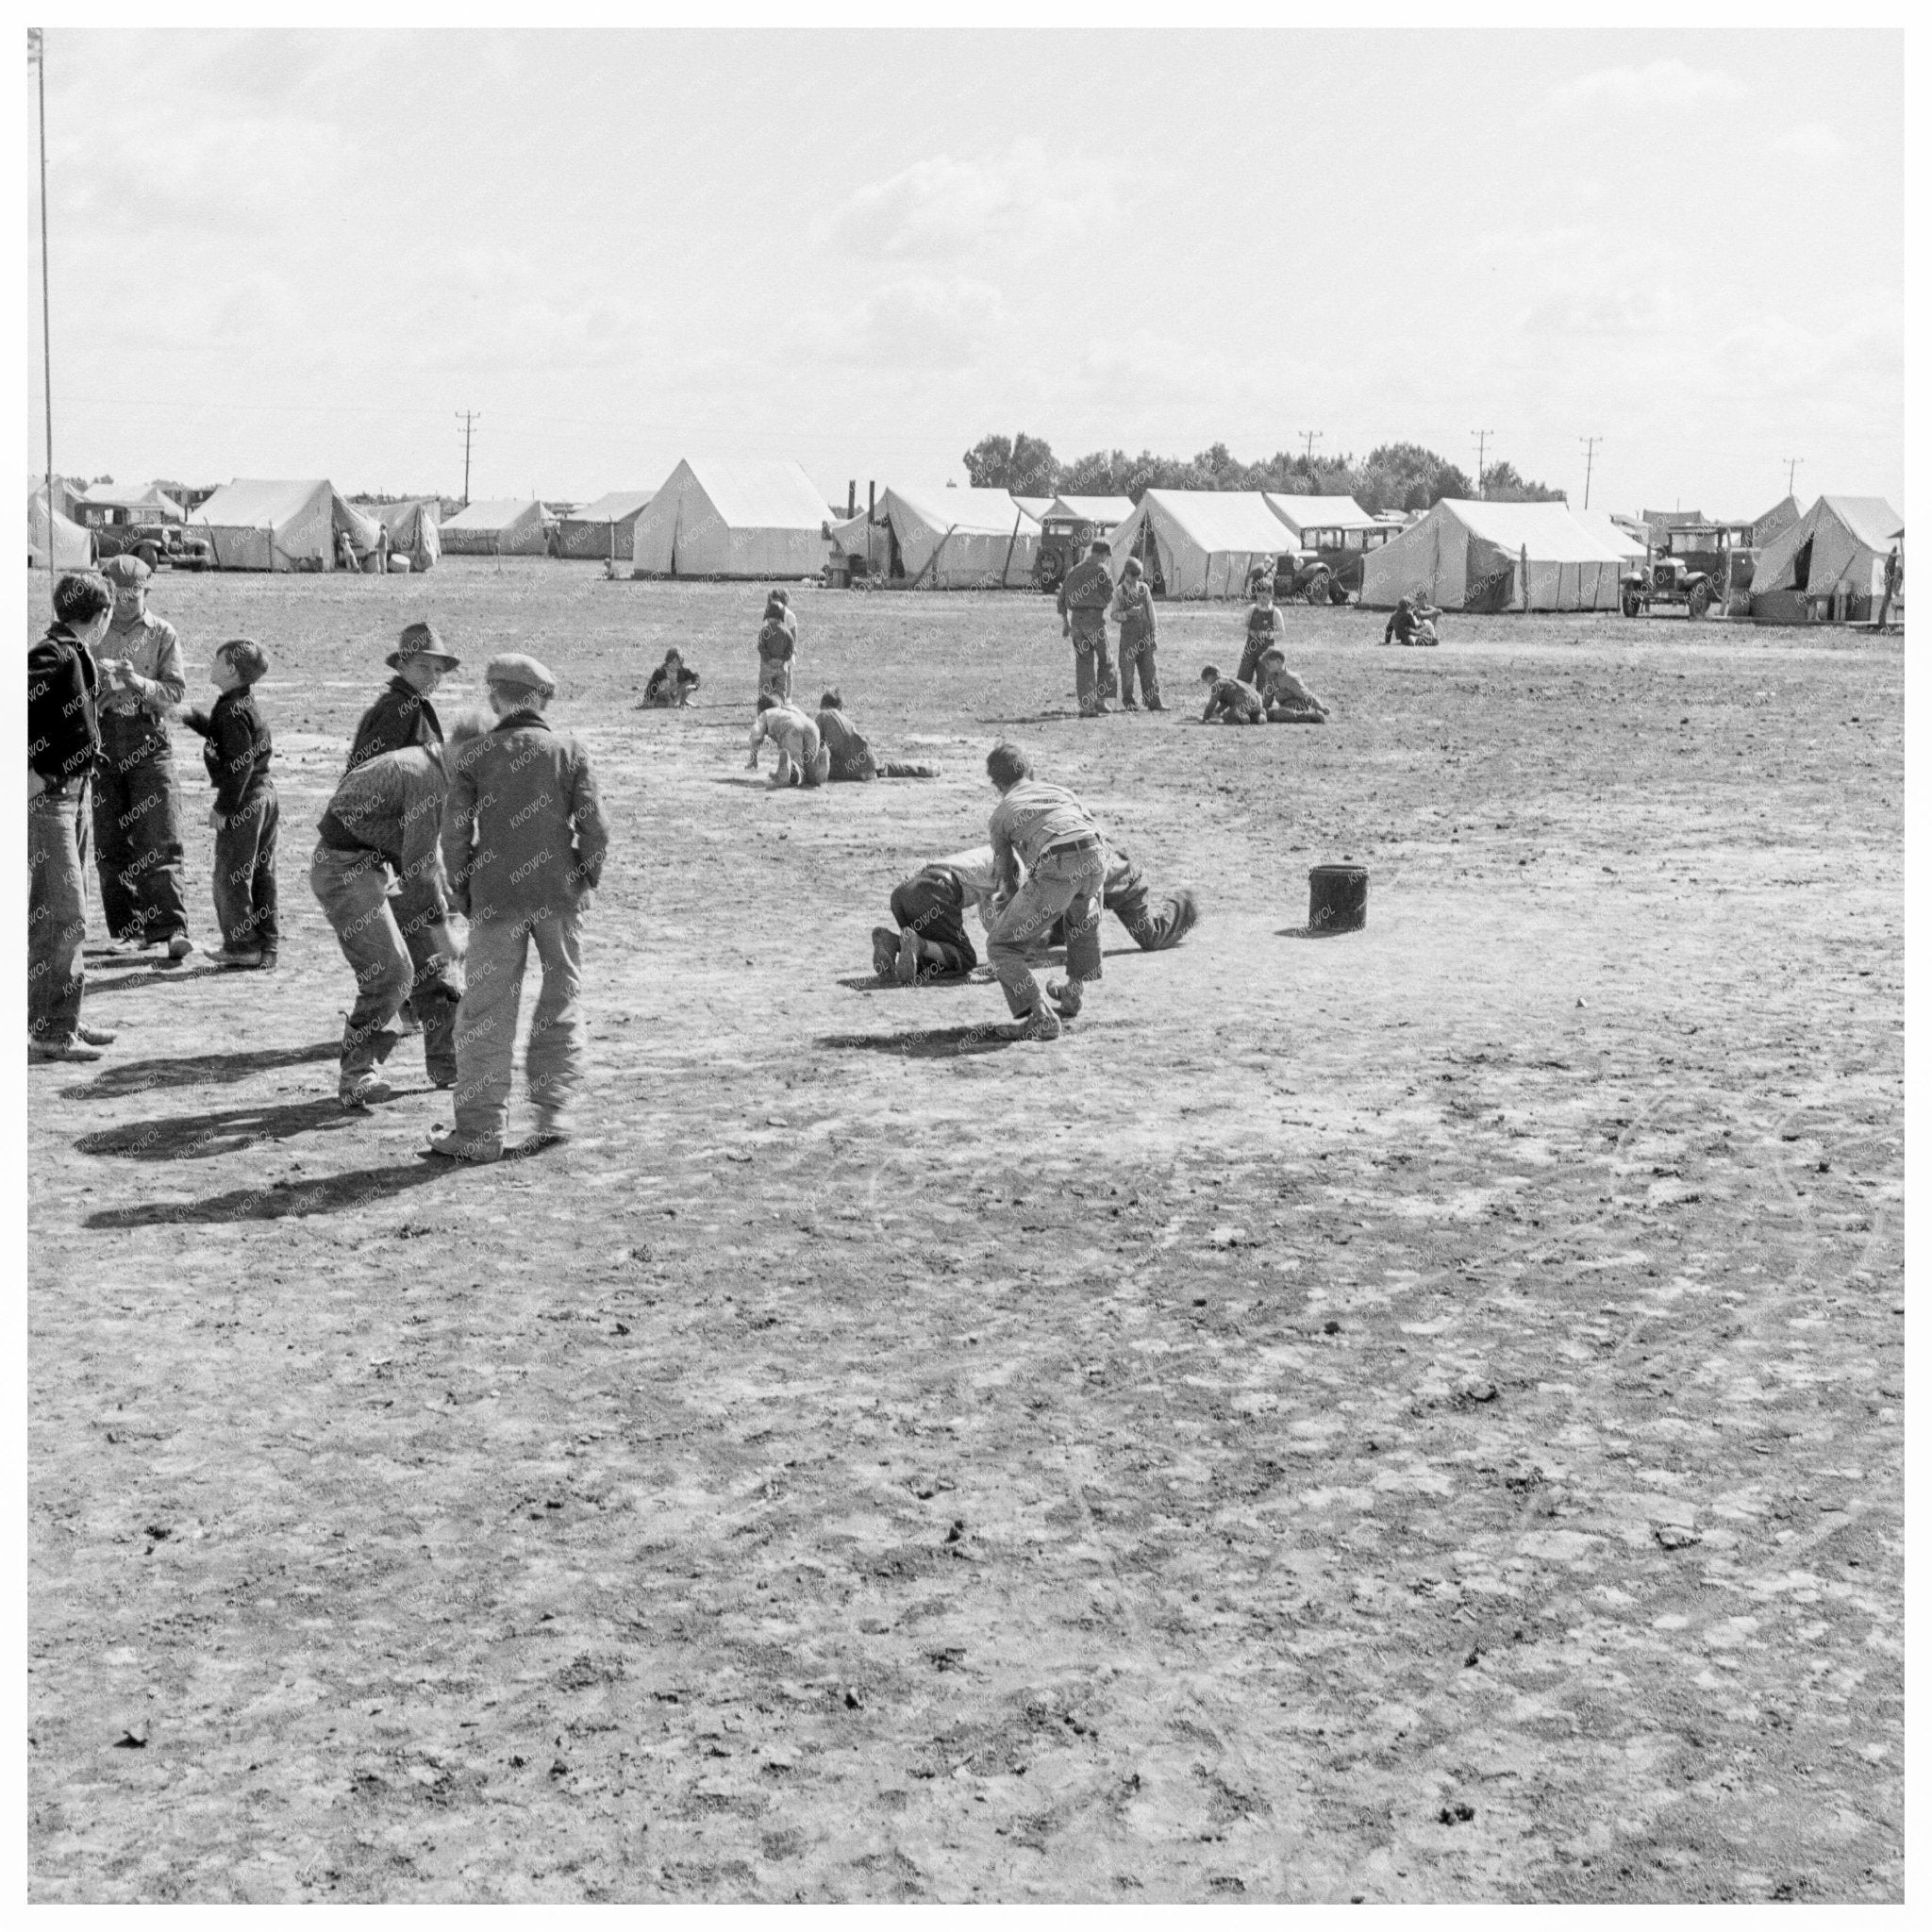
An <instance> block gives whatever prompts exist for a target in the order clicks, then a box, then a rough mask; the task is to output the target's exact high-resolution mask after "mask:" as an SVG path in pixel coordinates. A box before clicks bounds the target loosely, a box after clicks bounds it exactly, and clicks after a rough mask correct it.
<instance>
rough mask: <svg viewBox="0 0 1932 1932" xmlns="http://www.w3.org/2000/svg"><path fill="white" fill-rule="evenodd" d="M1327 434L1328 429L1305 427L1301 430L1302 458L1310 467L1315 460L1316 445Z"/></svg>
mask: <svg viewBox="0 0 1932 1932" xmlns="http://www.w3.org/2000/svg"><path fill="white" fill-rule="evenodd" d="M1326 434H1327V431H1326V430H1324V429H1304V430H1303V431H1302V432H1301V439H1302V458H1303V460H1304V461H1306V462H1307V463H1308V464H1309V465H1310V467H1312V466H1313V464H1314V460H1315V445H1316V444H1317V443H1318V442H1320V441H1321V440H1322V439H1323V437H1324V436H1325V435H1326Z"/></svg>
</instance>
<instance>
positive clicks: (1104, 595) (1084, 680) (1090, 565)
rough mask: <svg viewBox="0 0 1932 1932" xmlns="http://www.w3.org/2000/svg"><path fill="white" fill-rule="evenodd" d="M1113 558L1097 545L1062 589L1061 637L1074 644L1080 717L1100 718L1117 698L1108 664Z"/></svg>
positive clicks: (1105, 547) (1104, 544)
mask: <svg viewBox="0 0 1932 1932" xmlns="http://www.w3.org/2000/svg"><path fill="white" fill-rule="evenodd" d="M1110 554H1111V552H1110V548H1109V546H1108V543H1107V542H1106V541H1105V540H1104V539H1103V540H1100V541H1095V542H1094V544H1093V545H1092V547H1091V549H1090V550H1089V551H1088V553H1087V556H1086V559H1085V560H1084V561H1083V562H1080V563H1076V564H1075V565H1074V567H1073V569H1072V570H1070V571H1069V572H1068V573H1067V575H1066V580H1065V581H1064V582H1063V583H1062V584H1061V585H1060V594H1059V610H1060V635H1061V636H1062V637H1069V638H1072V639H1073V641H1074V691H1075V693H1076V694H1077V695H1078V697H1079V700H1080V715H1081V717H1083V718H1097V717H1099V716H1100V714H1101V713H1102V712H1103V711H1105V710H1107V709H1108V708H1109V707H1108V702H1107V701H1108V698H1110V697H1111V696H1113V694H1114V681H1113V667H1112V665H1110V664H1109V663H1108V661H1107V608H1108V605H1109V604H1111V603H1112V602H1113V570H1112V567H1111V566H1110V565H1109V564H1108V557H1109V555H1110Z"/></svg>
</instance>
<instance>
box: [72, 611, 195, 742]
mask: <svg viewBox="0 0 1932 1932" xmlns="http://www.w3.org/2000/svg"><path fill="white" fill-rule="evenodd" d="M95 655H96V657H99V658H126V659H127V660H128V663H129V668H130V669H131V671H132V673H133V675H132V677H131V678H130V679H129V681H128V682H127V683H125V684H123V683H122V682H121V681H120V679H118V678H106V677H104V678H103V679H102V680H101V709H102V710H104V711H112V712H116V713H118V714H119V715H121V716H123V717H132V716H133V714H134V713H135V712H137V711H141V710H146V711H150V712H152V713H153V714H154V716H156V717H157V718H158V717H160V716H161V715H162V714H163V713H164V712H165V711H166V710H167V708H168V707H169V706H170V705H178V704H179V703H180V702H181V700H182V699H183V698H185V697H186V696H187V695H188V679H187V676H186V675H185V673H184V672H183V670H182V666H181V640H180V638H179V637H178V636H177V635H176V634H175V626H174V625H172V624H170V623H169V622H168V620H167V619H166V618H165V617H157V616H156V615H155V614H154V612H153V611H152V610H143V611H142V614H141V615H140V616H139V617H138V618H136V619H135V621H134V622H133V623H132V624H125V625H124V624H123V623H122V622H121V621H120V619H119V618H116V619H115V620H114V621H113V623H111V624H110V625H108V635H107V636H106V637H105V638H103V639H102V640H101V648H100V650H99V651H98V652H96V653H95Z"/></svg>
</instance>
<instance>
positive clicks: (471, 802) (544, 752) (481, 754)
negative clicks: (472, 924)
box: [442, 711, 610, 921]
mask: <svg viewBox="0 0 1932 1932" xmlns="http://www.w3.org/2000/svg"><path fill="white" fill-rule="evenodd" d="M449 764H450V767H451V770H450V781H449V797H448V799H447V800H446V801H445V802H444V805H443V808H442V865H443V871H444V872H445V873H446V874H448V875H449V890H450V898H451V900H452V901H453V902H454V904H455V906H456V908H457V910H458V912H461V913H463V914H464V915H466V916H467V917H468V918H469V919H471V920H472V921H475V920H483V919H541V918H544V917H546V916H550V915H561V914H563V913H566V912H569V911H571V910H572V909H574V908H575V905H576V902H577V899H578V898H579V897H580V896H581V895H582V894H583V893H584V892H585V891H590V890H594V889H595V887H596V885H597V882H598V880H599V879H600V878H601V877H602V876H603V873H604V851H605V848H606V846H608V844H609V842H610V840H609V834H608V832H607V831H606V830H605V826H604V814H603V811H602V809H601V808H600V807H599V806H598V803H597V781H596V780H595V779H594V778H593V777H592V776H591V760H590V758H588V757H587V756H586V755H585V752H584V748H583V746H582V745H580V744H579V743H578V742H577V741H576V740H575V738H573V737H572V736H571V735H570V733H569V732H567V731H552V730H551V728H550V726H549V725H547V724H545V723H544V722H543V720H542V718H541V716H539V714H538V713H537V712H535V711H512V712H511V713H510V714H509V716H508V718H506V719H504V720H503V722H502V723H501V724H498V725H497V727H496V729H495V730H493V731H488V732H485V733H484V735H483V736H482V737H481V738H476V739H473V740H471V741H470V742H469V743H468V744H465V745H464V746H463V747H462V748H461V750H459V751H458V752H457V753H456V754H455V755H454V756H453V757H452V758H450V759H449Z"/></svg>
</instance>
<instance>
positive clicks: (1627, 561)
mask: <svg viewBox="0 0 1932 1932" xmlns="http://www.w3.org/2000/svg"><path fill="white" fill-rule="evenodd" d="M1570 514H1571V515H1572V516H1573V517H1574V518H1575V519H1576V521H1577V522H1578V523H1579V524H1581V525H1583V527H1584V528H1585V529H1586V530H1588V531H1590V532H1591V535H1592V536H1596V537H1601V538H1602V539H1603V541H1605V542H1606V543H1607V544H1608V545H1609V546H1610V548H1611V549H1612V550H1614V551H1615V552H1616V553H1617V554H1618V556H1620V557H1621V558H1623V559H1624V567H1625V568H1626V569H1627V568H1628V567H1629V566H1631V565H1633V564H1641V563H1642V562H1643V561H1644V559H1645V558H1648V557H1649V555H1650V545H1649V544H1648V543H1646V542H1645V541H1644V540H1643V538H1642V537H1640V536H1639V535H1638V534H1637V532H1636V531H1635V530H1633V529H1631V527H1630V526H1629V525H1628V524H1620V523H1619V522H1618V521H1617V519H1616V518H1615V517H1613V516H1612V515H1611V514H1610V513H1609V511H1608V510H1606V509H1573V510H1572V511H1571V512H1570Z"/></svg>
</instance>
